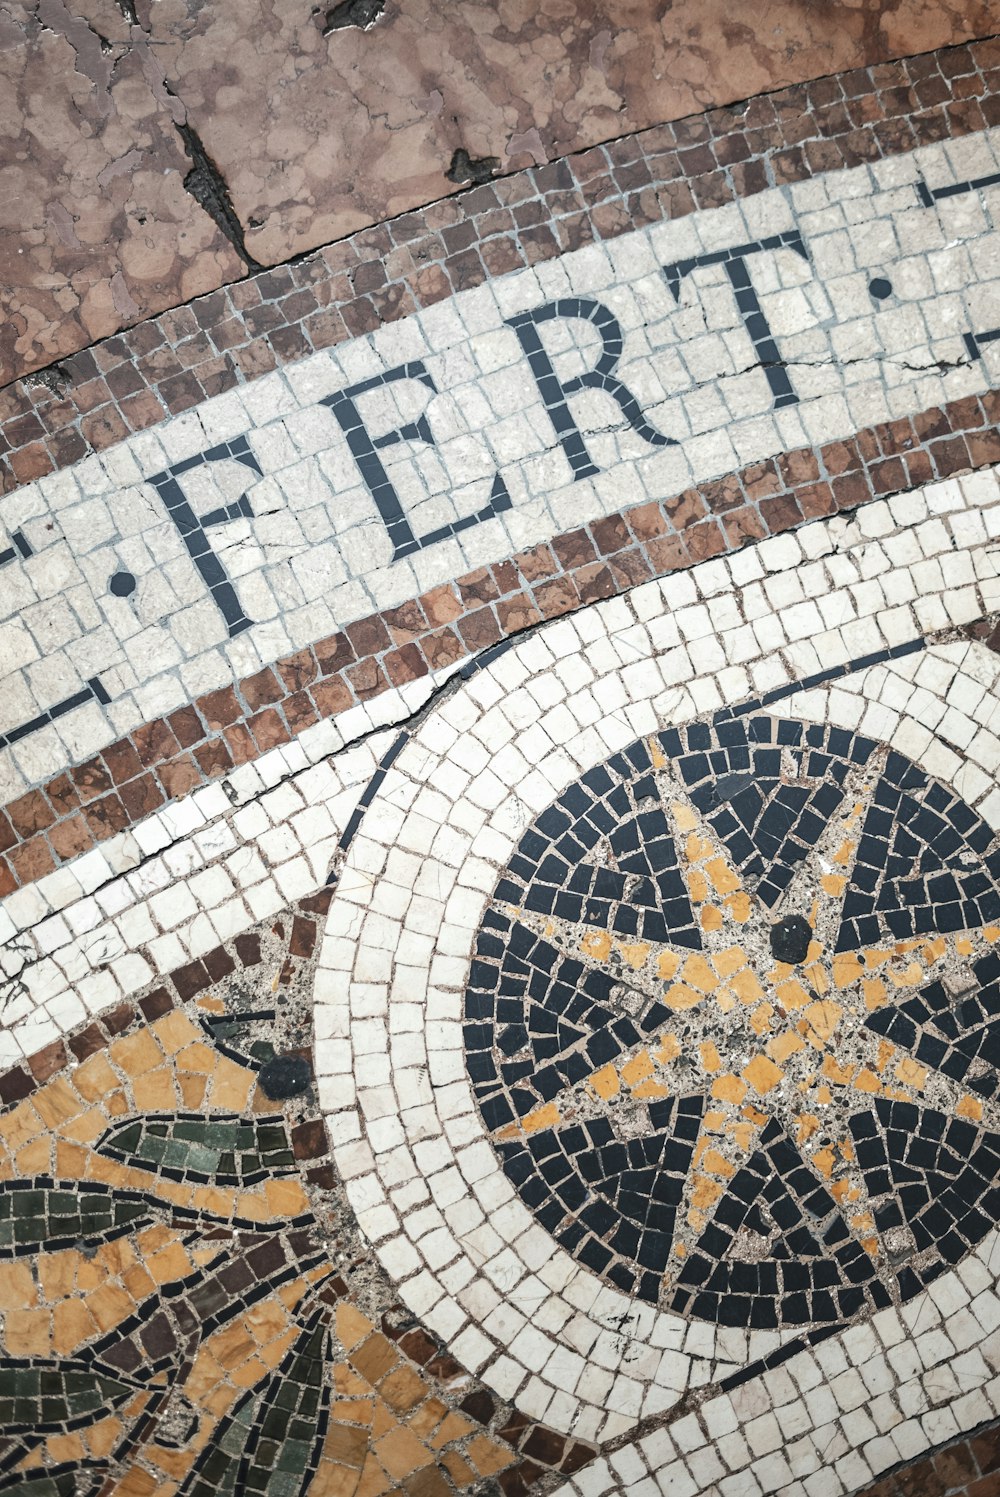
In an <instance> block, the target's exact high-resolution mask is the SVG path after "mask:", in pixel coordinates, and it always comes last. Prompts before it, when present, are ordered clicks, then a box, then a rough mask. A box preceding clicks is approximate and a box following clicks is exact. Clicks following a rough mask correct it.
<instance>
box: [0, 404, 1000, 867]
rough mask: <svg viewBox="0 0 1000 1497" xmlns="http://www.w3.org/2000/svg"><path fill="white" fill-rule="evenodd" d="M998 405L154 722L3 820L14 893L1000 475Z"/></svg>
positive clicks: (635, 517) (34, 793)
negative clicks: (235, 779)
mask: <svg viewBox="0 0 1000 1497" xmlns="http://www.w3.org/2000/svg"><path fill="white" fill-rule="evenodd" d="M998 423H1000V391H996V390H994V391H989V392H987V393H986V394H984V395H982V396H968V397H966V398H965V399H962V400H956V401H951V402H950V403H949V404H947V405H946V406H944V407H941V408H934V409H932V410H927V411H924V412H922V413H921V414H920V415H918V416H914V417H912V418H907V419H902V420H898V421H892V422H888V423H886V424H885V425H881V426H876V427H870V428H868V429H866V430H863V431H859V432H857V433H856V434H855V435H854V436H853V437H851V438H849V439H848V440H845V441H841V442H832V443H829V444H828V445H826V446H824V447H820V448H817V449H815V450H814V449H813V448H811V447H802V448H799V449H797V450H796V451H794V452H786V453H784V454H783V455H782V456H780V457H777V458H770V459H768V460H767V461H765V462H759V463H754V464H752V465H751V466H749V467H747V468H743V469H742V470H741V471H740V472H738V473H732V474H730V475H729V476H727V477H725V478H721V479H715V480H713V481H712V482H710V483H706V484H701V485H699V486H698V487H696V488H690V489H686V490H685V491H684V492H683V493H682V494H679V495H677V496H675V497H673V498H670V499H666V500H663V501H662V502H659V503H650V504H642V505H638V506H636V507H635V508H632V509H629V510H625V511H624V512H622V513H620V514H616V515H608V516H606V517H605V518H604V519H600V520H594V521H592V522H591V523H590V524H589V525H587V526H584V527H581V528H580V529H579V530H572V531H569V532H567V533H566V534H564V535H559V536H556V537H555V538H554V539H553V540H551V541H549V542H547V543H546V544H544V545H537V546H534V547H532V548H531V549H530V550H528V551H522V552H520V553H519V554H518V555H516V556H512V557H510V558H508V559H507V560H505V561H501V562H498V563H497V564H496V565H494V566H491V567H482V568H480V569H479V570H478V571H475V572H470V573H469V574H468V575H467V576H464V577H459V578H458V579H457V580H456V581H455V582H450V583H445V584H443V585H442V586H440V587H436V588H433V589H432V590H431V591H430V592H427V593H424V594H422V595H421V596H420V597H419V598H414V599H412V600H410V601H409V602H407V603H403V604H401V605H400V606H399V607H398V608H389V609H385V610H383V611H382V612H381V613H376V614H372V615H371V616H370V617H369V618H365V619H359V620H358V621H357V622H356V623H353V624H349V625H347V627H346V628H345V629H343V630H342V631H341V632H340V633H338V634H335V635H332V636H331V637H330V638H329V639H325V640H321V641H320V642H319V643H318V644H316V645H313V646H311V647H309V648H308V649H303V650H299V651H297V652H296V653H295V654H294V655H288V656H286V657H285V658H283V659H281V660H278V661H276V662H275V663H274V664H273V665H271V666H267V667H265V668H264V669H263V670H261V671H258V672H256V674H254V675H252V676H247V677H245V678H244V679H243V680H242V681H238V682H236V683H234V684H233V685H231V686H224V687H221V688H220V689H219V690H218V691H212V692H209V693H207V694H206V695H205V696H203V697H199V698H198V700H197V701H195V702H193V703H191V704H190V705H189V706H186V707H182V708H180V709H178V710H177V711H176V712H173V713H171V714H169V716H167V717H165V718H159V719H157V720H156V721H155V722H151V723H146V724H144V725H143V726H142V727H140V728H137V729H136V730H135V731H134V732H133V733H131V734H129V735H128V737H126V738H122V739H120V740H119V741H118V742H117V743H113V744H111V745H110V746H109V747H108V748H106V749H104V750H103V751H102V752H101V753H100V754H97V755H95V757H94V758H92V759H89V760H88V761H87V762H86V763H84V764H80V765H77V766H76V767H75V768H71V769H69V770H66V771H65V772H64V773H62V774H59V775H57V776H56V778H55V779H53V780H50V781H49V783H48V784H47V785H45V786H44V787H42V788H40V789H36V790H31V791H29V792H28V793H27V794H26V795H22V796H19V797H18V799H16V800H14V801H12V802H11V803H10V804H9V805H8V806H7V807H6V808H5V810H3V811H0V854H3V856H0V895H3V894H9V893H11V892H12V891H13V890H14V889H16V888H18V887H19V886H21V885H24V884H30V883H33V882H34V881H35V880H36V879H39V878H42V877H44V876H45V874H47V873H50V872H52V870H53V869H54V868H57V867H58V866H59V865H60V864H62V863H65V862H67V861H69V860H70V859H71V858H74V857H76V856H77V855H78V854H80V853H82V852H86V851H87V850H88V849H89V848H91V847H93V846H95V845H96V844H97V843H100V842H102V841H104V840H105V839H106V838H108V837H110V836H112V835H113V834H114V833H115V832H119V831H122V830H124V829H125V828H126V827H128V826H130V825H132V824H134V823H135V822H137V821H140V820H142V818H143V817H145V816H148V815H149V814H150V813H151V812H153V811H155V810H157V809H158V808H159V807H160V806H162V805H164V804H166V803H167V802H168V801H171V800H176V799H178V798H179V797H181V796H183V795H186V794H188V792H189V791H191V790H194V789H196V788H198V787H199V786H202V785H205V784H208V783H210V782H211V781H213V780H217V779H219V778H220V777H221V776H222V775H225V774H226V773H227V772H228V771H229V770H231V769H233V768H235V767H236V766H237V765H239V764H245V763H248V762H249V761H251V760H253V759H256V758H257V757H259V756H260V755H261V754H263V753H265V752H266V751H267V750H268V749H271V748H275V747H277V746H278V745H280V744H283V743H288V742H290V741H291V740H292V739H293V738H295V737H296V735H297V734H299V733H301V732H302V730H303V729H304V728H307V727H309V726H310V725H311V724H313V723H315V722H317V721H319V720H320V719H321V718H324V717H334V716H336V715H337V714H338V713H341V712H345V711H347V710H348V709H349V708H351V707H355V706H357V705H359V704H361V703H364V702H367V701H369V700H370V699H371V698H372V697H375V696H378V695H379V694H380V693H381V692H383V691H385V690H387V689H388V688H389V687H391V686H403V685H405V684H406V683H407V682H409V681H414V680H417V679H419V678H420V677H421V676H425V675H427V674H429V673H430V672H431V671H437V670H441V669H442V668H444V667H446V666H449V665H453V664H454V663H455V662H456V661H459V660H464V659H467V658H468V657H469V656H472V655H475V654H476V653H478V652H479V651H480V650H484V649H487V648H489V646H490V645H494V644H496V643H498V641H500V640H501V639H507V638H510V637H511V636H512V635H515V634H518V633H520V632H521V631H522V630H524V629H527V628H530V627H531V626H532V625H534V624H537V623H539V622H541V621H542V620H546V619H553V618H558V617H559V616H560V615H562V614H566V613H571V612H572V611H573V610H574V609H577V608H580V607H583V606H584V605H586V604H588V603H593V602H595V601H597V600H598V599H601V598H610V597H613V596H615V595H616V594H620V593H623V592H626V591H628V589H629V588H632V587H635V586H636V585H637V584H639V583H642V582H647V581H649V580H650V579H652V578H654V577H662V576H665V575H666V574H667V573H669V572H673V571H679V570H683V569H684V568H686V567H690V566H694V565H696V564H697V563H698V562H700V561H705V560H707V559H709V558H710V557H713V556H719V555H722V554H724V553H726V552H731V551H736V550H738V549H739V548H740V547H741V546H744V545H748V544H753V543H754V542H756V541H759V540H762V539H764V538H765V537H767V536H772V535H779V534H781V533H782V532H783V531H786V530H790V529H792V528H794V527H795V526H797V525H800V524H802V523H803V522H804V521H807V520H814V519H818V518H820V517H822V516H824V515H831V514H835V513H837V512H838V511H841V510H851V509H855V508H857V507H858V506H859V505H861V504H865V503H867V502H868V501H870V500H872V499H876V498H885V497H886V496H888V495H891V494H898V493H901V492H905V491H906V490H908V489H912V488H915V487H917V486H919V485H921V484H925V483H928V482H931V481H932V480H934V479H942V478H949V477H951V476H953V475H954V474H956V473H963V472H969V471H972V470H974V469H977V468H982V467H986V466H989V465H991V464H993V463H997V462H1000V430H998Z"/></svg>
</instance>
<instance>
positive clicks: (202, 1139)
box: [95, 1112, 295, 1186]
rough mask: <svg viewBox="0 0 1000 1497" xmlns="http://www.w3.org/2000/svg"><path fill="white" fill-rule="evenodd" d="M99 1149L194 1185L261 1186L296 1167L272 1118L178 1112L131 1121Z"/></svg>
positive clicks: (103, 1139) (121, 1125)
mask: <svg viewBox="0 0 1000 1497" xmlns="http://www.w3.org/2000/svg"><path fill="white" fill-rule="evenodd" d="M95 1148H96V1149H97V1152H98V1153H99V1154H107V1155H109V1156H110V1158H112V1159H119V1160H121V1161H122V1163H124V1164H130V1165H133V1166H134V1167H135V1168H136V1169H141V1170H150V1171H152V1172H153V1173H154V1174H158V1175H162V1176H163V1177H164V1179H168V1180H177V1181H180V1182H182V1183H184V1184H191V1185H194V1184H198V1185H243V1186H246V1185H255V1184H256V1183H257V1182H258V1181H260V1180H266V1179H267V1178H268V1176H269V1175H276V1174H287V1173H288V1171H289V1170H291V1169H294V1168H295V1160H294V1157H293V1155H292V1151H291V1149H290V1148H289V1145H288V1135H287V1133H286V1132H285V1127H284V1124H283V1123H281V1122H280V1121H279V1122H275V1121H273V1120H271V1119H267V1118H241V1117H236V1116H233V1115H225V1114H220V1115H218V1116H215V1117H204V1116H197V1115H193V1114H188V1113H181V1112H178V1113H162V1114H160V1115H158V1116H150V1117H145V1118H140V1119H138V1120H134V1119H126V1120H125V1121H123V1122H121V1123H115V1124H113V1125H112V1127H110V1128H109V1129H108V1130H107V1132H106V1133H104V1134H102V1136H101V1138H100V1139H99V1140H98V1142H97V1144H96V1145H95Z"/></svg>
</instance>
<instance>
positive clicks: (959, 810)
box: [836, 754, 1000, 951]
mask: <svg viewBox="0 0 1000 1497" xmlns="http://www.w3.org/2000/svg"><path fill="white" fill-rule="evenodd" d="M994 840H995V839H994V834H993V832H992V830H991V829H990V827H988V826H987V825H986V823H985V822H984V821H983V820H982V818H981V817H979V816H977V815H976V814H975V812H974V811H971V810H970V809H969V807H968V806H967V805H966V804H965V802H964V801H962V800H960V799H959V798H958V797H957V796H956V795H955V794H954V793H953V792H952V791H950V790H947V789H946V788H945V787H944V786H943V785H941V784H940V783H939V782H937V781H933V780H930V779H928V777H927V776H926V775H925V774H924V773H923V772H922V771H921V770H919V769H918V768H916V766H915V765H913V764H910V763H909V762H908V761H907V760H904V759H902V758H901V757H900V755H898V754H890V755H889V758H888V761H887V764H886V769H885V773H884V774H883V776H882V778H881V779H880V781H879V783H878V785H877V786H876V787H875V793H874V796H873V798H872V803H871V805H870V806H869V808H868V813H867V815H866V817H865V822H864V826H863V828H862V831H861V837H860V839H859V841H858V850H857V854H856V856H855V861H854V868H853V871H852V875H851V882H850V885H849V886H848V889H847V893H846V895H845V897H844V908H843V921H842V923H841V927H840V931H839V933H838V936H837V944H836V949H837V950H838V951H850V950H857V949H858V948H859V947H864V946H872V945H876V944H877V943H878V942H879V941H883V940H885V939H886V938H887V937H888V938H889V939H895V940H900V939H903V938H905V937H907V936H915V935H928V934H931V933H934V932H942V933H947V932H949V931H956V930H972V929H975V928H976V927H977V926H980V925H985V924H987V923H988V922H989V921H991V920H996V919H997V918H1000V893H998V892H997V889H996V879H997V877H998V875H1000V853H998V852H997V851H996V850H995V848H993V847H992V844H993V843H994ZM991 849H992V850H991Z"/></svg>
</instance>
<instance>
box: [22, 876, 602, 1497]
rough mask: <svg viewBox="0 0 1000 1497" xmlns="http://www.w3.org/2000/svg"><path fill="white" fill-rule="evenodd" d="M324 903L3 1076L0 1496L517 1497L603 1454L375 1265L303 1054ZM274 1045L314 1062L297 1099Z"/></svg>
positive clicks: (288, 913)
mask: <svg viewBox="0 0 1000 1497" xmlns="http://www.w3.org/2000/svg"><path fill="white" fill-rule="evenodd" d="M327 899H328V896H326V897H318V898H312V899H306V900H304V901H302V902H301V903H300V904H299V905H298V906H294V907H292V908H291V909H288V910H282V911H281V912H279V915H278V917H277V918H276V919H270V920H268V921H267V922H265V923H264V924H263V925H262V926H260V927H259V928H258V929H257V930H255V931H254V932H253V933H252V934H250V935H247V936H243V937H241V938H239V940H238V941H237V942H235V943H231V944H230V945H229V946H221V947H219V948H218V949H217V951H216V952H215V953H213V954H212V955H211V957H210V958H209V959H208V961H207V964H206V969H205V970H204V972H203V974H202V979H201V981H200V982H198V983H196V984H194V985H193V984H192V982H191V974H190V973H185V972H182V971H181V972H177V973H174V974H172V975H171V976H165V980H164V981H163V982H162V983H161V984H160V985H159V986H157V987H155V988H152V989H149V990H147V991H146V992H145V993H143V994H142V995H140V997H139V1002H138V1005H137V1006H136V1007H133V1008H131V1009H128V1010H119V1011H117V1012H116V1013H115V1014H112V1015H108V1016H105V1018H104V1019H103V1021H102V1023H101V1024H95V1025H91V1026H90V1027H89V1028H88V1029H86V1030H82V1031H78V1032H77V1033H76V1034H72V1035H69V1036H67V1041H68V1043H67V1045H65V1046H61V1047H60V1051H59V1053H58V1054H52V1053H50V1054H49V1055H48V1056H46V1057H37V1058H36V1061H35V1065H34V1067H33V1071H34V1072H35V1074H34V1075H32V1076H30V1077H28V1078H27V1084H26V1085H25V1084H22V1085H20V1086H18V1085H17V1084H16V1078H15V1076H14V1075H12V1073H8V1074H7V1075H6V1076H5V1077H4V1078H3V1082H2V1083H0V1089H2V1090H3V1092H4V1096H5V1098H6V1102H7V1105H6V1107H5V1108H4V1110H3V1112H2V1113H0V1305H2V1309H3V1357H2V1359H0V1425H2V1430H3V1441H2V1445H0V1490H7V1489H13V1488H15V1487H16V1488H17V1489H18V1490H28V1491H35V1490H37V1491H38V1492H39V1493H41V1492H48V1493H53V1492H54V1493H57V1494H62V1493H63V1492H65V1493H67V1494H72V1497H78V1494H79V1493H80V1492H81V1491H87V1492H97V1491H99V1490H113V1491H115V1492H128V1493H153V1492H164V1493H166V1492H175V1491H176V1492H183V1493H185V1494H190V1497H194V1494H206V1493H215V1492H231V1493H233V1494H236V1493H243V1492H251V1491H259V1492H266V1493H268V1494H271V1493H275V1492H277V1493H283V1494H288V1497H294V1494H298V1493H304V1492H305V1491H307V1490H308V1491H310V1492H313V1493H316V1492H321V1493H337V1494H343V1493H354V1492H359V1493H361V1492H363V1493H366V1494H372V1497H377V1494H380V1493H383V1492H390V1491H405V1492H407V1493H410V1494H412V1497H445V1494H447V1493H452V1492H455V1491H459V1492H464V1491H468V1490H470V1489H471V1488H473V1487H475V1486H476V1485H477V1484H478V1483H480V1482H481V1481H482V1480H483V1479H485V1478H489V1479H492V1480H494V1481H497V1482H499V1487H498V1488H497V1489H498V1490H502V1491H503V1492H504V1493H509V1494H511V1497H516V1494H519V1493H522V1492H524V1491H526V1490H527V1488H528V1487H529V1486H530V1485H531V1484H532V1483H533V1481H534V1480H535V1479H536V1478H537V1477H539V1476H540V1475H541V1474H542V1472H543V1471H545V1470H546V1469H547V1468H549V1467H552V1466H554V1467H557V1468H559V1469H561V1470H562V1471H564V1472H568V1471H572V1470H574V1469H576V1468H577V1467H578V1466H579V1465H580V1464H581V1463H583V1462H584V1461H586V1460H588V1459H589V1458H590V1456H591V1454H592V1451H591V1450H590V1449H588V1448H587V1447H585V1446H581V1445H578V1444H575V1443H574V1442H566V1441H565V1440H563V1439H562V1438H561V1437H560V1436H558V1435H557V1434H556V1433H555V1432H552V1431H547V1430H545V1429H544V1428H539V1427H538V1426H536V1425H535V1424H533V1423H532V1422H531V1421H527V1420H524V1419H521V1418H519V1417H518V1416H516V1415H515V1414H514V1411H513V1410H512V1409H511V1408H510V1407H509V1405H505V1404H504V1403H503V1402H501V1401H498V1400H497V1399H495V1398H494V1397H491V1396H490V1395H489V1394H488V1393H487V1392H486V1390H485V1389H483V1388H482V1387H481V1386H479V1385H477V1384H476V1383H475V1382H474V1381H473V1380H471V1379H470V1378H469V1377H468V1376H467V1375H466V1374H465V1373H464V1372H463V1371H462V1369H461V1368H459V1366H458V1365H457V1364H456V1363H455V1362H454V1360H453V1359H452V1358H450V1357H449V1356H448V1354H447V1353H446V1351H445V1350H444V1348H442V1347H441V1346H440V1344H439V1343H437V1342H435V1341H434V1340H433V1339H432V1338H431V1337H429V1336H427V1334H426V1333H425V1332H424V1331H422V1330H421V1329H420V1328H419V1327H418V1326H416V1325H415V1324H414V1322H413V1321H412V1318H411V1317H409V1316H408V1315H407V1314H406V1313H405V1312H404V1311H403V1310H402V1307H400V1306H399V1305H398V1304H397V1303H396V1302H395V1301H394V1299H393V1295H392V1289H391V1286H390V1285H388V1284H387V1282H386V1281H385V1280H384V1279H383V1278H382V1277H381V1276H380V1275H379V1274H378V1273H377V1272H373V1271H372V1268H371V1265H370V1263H368V1262H367V1260H366V1255H365V1253H364V1250H363V1247H362V1245H361V1241H360V1239H359V1238H358V1235H357V1228H356V1226H355V1224H354V1222H353V1219H352V1216H351V1212H350V1210H349V1208H348V1207H347V1206H346V1204H345V1203H344V1201H343V1193H342V1189H341V1188H340V1186H339V1182H338V1181H337V1180H336V1176H335V1174H334V1171H333V1170H332V1168H331V1165H330V1163H329V1146H328V1143H327V1141H326V1137H325V1132H324V1128H323V1124H322V1122H321V1120H320V1119H319V1117H318V1114H317V1109H316V1104H315V1091H314V1085H313V1079H312V1070H311V1065H310V1063H309V1061H308V1058H307V1057H308V1056H309V1054H310V1051H311V1047H310V1045H309V1038H310V1034H309V989H310V983H311V979H312V974H313V970H314V966H315V951H316V936H317V931H318V927H319V924H320V922H321V921H322V914H323V910H324V909H325V906H326V903H327ZM209 967H210V968H211V969H212V972H213V973H214V974H215V976H214V977H213V976H212V975H211V974H210V973H209V971H208V970H207V969H208V968H209ZM265 991H266V993H267V998H268V1003H269V1005H270V1006H269V1007H268V1008H266V1009H265V1008H264V1007H263V1006H262V1005H261V1003H260V999H261V997H262V996H263V993H264V992H265ZM289 1045H291V1046H292V1047H293V1048H292V1049H289V1048H288V1047H289ZM276 1046H278V1047H279V1051H278V1053H279V1055H280V1056H282V1057H283V1058H285V1059H288V1058H290V1057H291V1058H294V1057H296V1056H297V1057H306V1058H305V1059H304V1061H303V1064H304V1065H305V1081H304V1084H302V1085H300V1086H299V1087H298V1089H297V1092H296V1095H295V1097H294V1098H293V1099H288V1100H281V1099H280V1098H276V1097H275V1096H274V1095H273V1092H274V1090H275V1088H274V1087H273V1085H272V1082H273V1077H274V1062H275V1053H276V1052H275V1047H276ZM12 1083H14V1084H13V1085H12Z"/></svg>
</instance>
